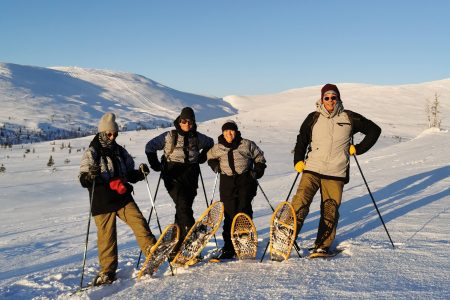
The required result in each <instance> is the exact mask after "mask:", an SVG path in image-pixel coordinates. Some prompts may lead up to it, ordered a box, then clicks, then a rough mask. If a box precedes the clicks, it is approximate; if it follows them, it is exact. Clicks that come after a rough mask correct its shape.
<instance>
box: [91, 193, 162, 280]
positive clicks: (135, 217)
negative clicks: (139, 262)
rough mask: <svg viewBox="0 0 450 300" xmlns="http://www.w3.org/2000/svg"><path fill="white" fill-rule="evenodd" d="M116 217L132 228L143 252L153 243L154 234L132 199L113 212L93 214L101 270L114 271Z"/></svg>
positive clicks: (115, 266) (116, 260) (115, 265)
mask: <svg viewBox="0 0 450 300" xmlns="http://www.w3.org/2000/svg"><path fill="white" fill-rule="evenodd" d="M116 217H119V218H120V219H121V220H122V221H124V222H125V223H126V224H127V225H128V226H130V228H131V229H132V230H133V232H134V235H135V236H136V240H137V242H138V244H139V247H140V248H141V250H142V252H143V253H144V254H147V252H148V250H149V246H151V245H152V244H153V243H154V239H155V236H154V235H153V234H152V232H151V231H150V228H149V226H148V224H147V221H146V220H145V218H144V216H143V215H142V213H141V211H140V210H139V208H138V206H137V205H136V203H135V202H134V201H132V202H129V203H128V204H127V205H125V206H124V207H122V208H120V209H118V210H117V211H115V212H110V213H106V214H100V215H96V216H94V220H95V224H96V225H97V246H98V259H99V262H100V267H101V272H102V273H106V272H111V273H115V272H116V270H117V265H118V253H117V226H116Z"/></svg>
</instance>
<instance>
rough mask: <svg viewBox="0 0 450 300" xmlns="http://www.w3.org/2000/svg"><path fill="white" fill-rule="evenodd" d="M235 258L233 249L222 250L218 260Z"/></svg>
mask: <svg viewBox="0 0 450 300" xmlns="http://www.w3.org/2000/svg"><path fill="white" fill-rule="evenodd" d="M235 256H236V252H234V249H229V248H222V253H221V254H220V255H219V257H218V258H219V259H233V258H234V257H235Z"/></svg>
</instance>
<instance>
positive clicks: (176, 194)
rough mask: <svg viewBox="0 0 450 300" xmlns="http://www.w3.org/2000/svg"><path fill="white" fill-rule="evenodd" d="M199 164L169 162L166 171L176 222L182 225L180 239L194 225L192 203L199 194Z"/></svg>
mask: <svg viewBox="0 0 450 300" xmlns="http://www.w3.org/2000/svg"><path fill="white" fill-rule="evenodd" d="M199 174H200V167H199V165H198V164H180V163H167V165H166V167H165V169H164V171H163V178H164V185H165V186H166V189H167V191H168V192H169V195H170V197H171V198H172V200H173V202H174V203H175V223H176V224H178V226H180V231H181V232H180V241H182V240H183V239H184V237H185V236H186V234H187V233H188V231H189V229H190V228H191V227H192V225H194V223H195V219H194V211H193V210H192V204H193V203H194V199H195V196H197V188H198V176H199Z"/></svg>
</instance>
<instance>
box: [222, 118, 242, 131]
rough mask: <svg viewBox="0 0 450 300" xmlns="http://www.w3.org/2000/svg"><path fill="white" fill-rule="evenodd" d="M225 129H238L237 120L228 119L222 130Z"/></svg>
mask: <svg viewBox="0 0 450 300" xmlns="http://www.w3.org/2000/svg"><path fill="white" fill-rule="evenodd" d="M225 130H234V131H238V127H237V124H236V122H234V121H233V120H227V121H226V122H225V123H224V124H223V125H222V132H224V131H225Z"/></svg>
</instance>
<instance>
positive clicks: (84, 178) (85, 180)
mask: <svg viewBox="0 0 450 300" xmlns="http://www.w3.org/2000/svg"><path fill="white" fill-rule="evenodd" d="M94 180H95V177H91V175H89V173H81V174H80V183H81V186H82V187H84V188H88V187H91V186H92V182H93V181H94Z"/></svg>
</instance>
